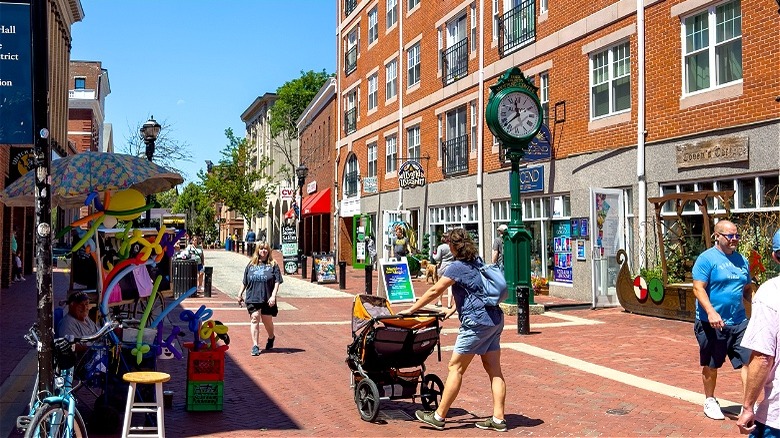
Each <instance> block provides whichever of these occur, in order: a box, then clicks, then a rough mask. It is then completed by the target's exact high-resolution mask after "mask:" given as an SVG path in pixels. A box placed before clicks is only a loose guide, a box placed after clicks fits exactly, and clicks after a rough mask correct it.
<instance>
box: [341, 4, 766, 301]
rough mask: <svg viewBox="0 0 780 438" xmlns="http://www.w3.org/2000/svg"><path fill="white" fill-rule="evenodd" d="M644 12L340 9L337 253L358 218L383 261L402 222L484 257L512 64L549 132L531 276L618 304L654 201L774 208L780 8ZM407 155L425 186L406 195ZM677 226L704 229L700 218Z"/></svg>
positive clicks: (534, 176)
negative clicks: (621, 272) (705, 196)
mask: <svg viewBox="0 0 780 438" xmlns="http://www.w3.org/2000/svg"><path fill="white" fill-rule="evenodd" d="M640 4H643V8H640V9H639V10H637V2H636V1H631V0H621V1H609V0H601V1H594V2H585V3H583V2H549V4H548V1H547V0H490V1H488V0H474V1H463V2H458V1H436V2H432V1H426V0H375V1H357V0H339V1H338V20H337V21H338V28H337V45H338V64H337V65H338V67H337V93H336V94H337V101H338V109H339V110H338V112H339V117H338V126H337V133H338V138H337V143H336V148H337V152H338V158H337V163H338V171H337V175H336V181H337V184H338V185H339V186H340V187H342V189H341V190H340V191H339V196H338V198H337V199H336V201H337V202H339V203H340V207H341V208H340V212H341V217H342V220H341V227H340V230H341V231H340V232H339V235H338V239H339V242H340V245H339V246H340V251H341V252H342V253H344V252H345V251H348V250H349V249H350V248H352V247H353V246H355V245H356V243H357V242H356V241H355V237H354V236H356V234H355V233H354V229H353V225H352V220H351V219H350V217H351V216H356V217H359V218H361V219H360V221H362V223H364V224H366V226H368V228H370V229H371V230H372V231H373V232H374V233H376V235H377V236H380V238H378V239H377V241H378V243H380V244H384V250H385V253H386V251H387V249H388V243H389V241H388V238H387V237H386V235H387V230H388V229H389V225H390V224H391V223H393V222H394V221H397V220H400V219H404V220H405V221H407V222H408V223H410V225H411V227H412V229H413V230H414V231H416V232H417V234H418V236H419V237H420V238H419V241H422V240H423V238H422V236H424V235H425V234H428V235H429V236H430V241H431V243H430V246H431V248H433V247H435V245H436V244H437V243H438V236H440V235H441V233H442V232H444V231H445V230H446V229H448V228H451V227H465V228H467V229H469V230H471V231H472V232H473V234H474V236H475V237H476V238H477V239H478V241H479V245H480V248H481V251H482V253H483V255H484V256H486V257H487V258H489V256H490V252H491V245H492V243H493V240H494V238H495V237H496V232H495V229H496V228H497V226H498V225H500V224H502V223H506V222H508V220H509V187H508V166H507V161H506V160H505V159H504V153H503V151H502V148H501V147H500V146H501V145H500V144H499V143H498V142H497V141H496V140H495V139H494V138H493V136H492V134H491V133H490V131H489V130H487V129H486V125H485V121H484V108H485V105H486V102H487V99H488V97H489V88H488V87H489V86H491V85H493V84H495V83H496V81H497V79H498V77H499V76H500V75H501V74H503V73H504V72H505V71H507V70H508V69H509V68H512V67H519V68H520V69H521V70H522V71H523V72H524V74H525V75H526V76H527V77H529V78H530V79H532V81H533V82H534V83H535V85H536V86H537V87H539V93H538V95H539V98H540V100H541V102H542V104H543V107H544V109H545V123H544V125H545V127H546V128H547V130H548V132H549V134H547V135H546V136H542V137H540V141H539V142H537V144H536V145H535V147H534V152H536V153H537V155H538V158H539V160H538V161H536V162H532V163H531V162H529V163H527V164H526V166H525V167H524V169H521V175H522V176H523V177H524V178H527V180H528V181H529V182H532V184H528V185H527V186H525V187H523V192H522V208H523V220H524V222H525V224H526V226H527V227H528V228H529V229H530V231H531V233H532V236H533V240H532V242H531V251H532V270H533V271H534V274H536V275H539V276H543V277H547V278H548V279H549V280H550V282H551V283H550V293H551V294H555V295H559V296H566V297H571V298H574V299H578V300H582V301H593V302H594V304H595V305H611V304H614V303H615V302H616V299H615V295H614V286H615V274H616V272H617V265H616V262H615V258H614V255H615V253H616V251H617V250H618V249H626V250H627V252H628V254H629V257H630V259H631V260H632V269H634V270H636V271H638V269H639V266H641V265H642V264H644V263H650V264H652V262H653V261H655V259H656V256H657V254H655V253H654V251H655V250H654V249H653V248H654V247H653V246H652V245H651V241H652V240H653V236H654V234H655V228H654V219H653V216H654V209H653V205H652V204H650V203H648V201H647V198H648V197H654V196H659V195H661V194H667V193H672V192H682V191H692V190H699V191H701V190H726V189H728V190H734V191H735V194H734V198H733V202H732V206H733V210H732V212H733V213H735V214H736V217H737V220H739V218H740V217H742V218H743V219H744V218H747V217H748V216H749V215H750V214H751V213H752V212H757V211H762V212H766V211H769V212H777V211H780V203H778V167H779V165H778V162H779V161H780V160H779V156H778V154H779V152H778V150H779V149H780V145H779V144H778V143H779V141H780V140H778V139H779V138H780V103H779V102H778V96H780V70H778V69H777V65H778V63H780V45H778V44H777V41H778V39H777V29H778V28H780V15H778V13H777V5H776V4H774V3H773V2H769V1H761V0H727V1H708V0H685V1H681V0H673V1H660V0H647V1H644V3H640ZM542 140H546V141H542ZM545 154H546V155H547V157H545ZM408 160H416V161H418V162H419V163H420V165H421V167H422V168H423V169H424V171H425V176H426V179H427V184H426V185H425V186H422V187H415V188H411V189H399V183H398V180H399V178H398V169H399V167H400V165H401V164H402V163H404V162H406V161H408ZM352 185H354V187H353V186H352ZM712 210H713V211H716V212H722V211H724V206H723V204H722V203H721V202H718V201H713V204H712ZM673 213H674V211H673V209H671V208H670V207H667V208H665V209H664V212H663V219H664V220H667V219H669V218H671V216H672V215H673ZM599 215H602V216H601V217H599ZM683 216H684V217H685V218H686V219H685V221H686V224H687V226H688V227H689V229H690V230H691V232H692V233H693V234H694V235H695V234H696V233H697V232H699V233H700V232H701V222H702V220H701V216H700V215H699V214H698V212H697V211H695V210H694V211H687V210H686V211H685V212H684V214H683ZM604 217H606V218H607V220H606V222H603V221H604ZM745 220H746V219H745ZM369 223H370V225H368V224H369ZM605 223H606V224H607V225H605ZM579 243H581V244H582V250H581V251H580V253H579V254H578V253H577V251H576V245H577V244H579ZM379 246H380V254H379V256H380V257H382V255H383V254H382V251H381V249H382V248H381V246H382V245H379ZM418 246H420V245H418ZM342 258H343V257H342ZM356 261H357V260H356V259H355V258H353V260H352V261H351V262H353V263H355V262H356Z"/></svg>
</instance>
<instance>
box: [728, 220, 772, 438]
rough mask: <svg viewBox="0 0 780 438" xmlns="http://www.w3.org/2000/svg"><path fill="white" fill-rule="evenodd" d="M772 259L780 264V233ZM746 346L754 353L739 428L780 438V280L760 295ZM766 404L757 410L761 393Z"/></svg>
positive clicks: (767, 284) (769, 283)
mask: <svg viewBox="0 0 780 438" xmlns="http://www.w3.org/2000/svg"><path fill="white" fill-rule="evenodd" d="M772 259H773V260H774V261H775V263H778V264H780V230H777V232H775V236H774V238H773V239H772ZM742 346H743V347H745V348H749V349H751V350H753V353H752V354H751V355H750V362H749V363H748V364H747V367H746V368H747V380H746V381H745V395H744V398H743V400H742V412H740V414H739V418H737V426H739V430H740V432H742V433H749V434H750V436H751V437H780V373H779V372H778V363H780V277H775V278H772V279H771V280H768V281H767V282H765V283H764V284H762V285H761V287H760V288H759V289H758V292H756V296H755V297H754V299H753V310H752V313H751V315H750V322H749V323H748V326H747V330H745V335H744V336H743V337H742ZM762 389H763V390H764V400H763V401H762V402H761V403H760V404H759V405H758V407H757V409H756V410H755V412H754V411H753V408H754V406H755V403H756V401H758V397H759V395H760V394H761V390H762Z"/></svg>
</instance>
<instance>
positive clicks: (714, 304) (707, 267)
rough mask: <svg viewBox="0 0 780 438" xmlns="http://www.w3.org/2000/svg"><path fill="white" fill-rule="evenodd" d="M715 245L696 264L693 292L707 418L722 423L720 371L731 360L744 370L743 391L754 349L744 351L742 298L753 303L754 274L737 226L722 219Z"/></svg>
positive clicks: (745, 326) (715, 237) (716, 230)
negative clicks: (717, 396)
mask: <svg viewBox="0 0 780 438" xmlns="http://www.w3.org/2000/svg"><path fill="white" fill-rule="evenodd" d="M713 237H714V239H715V245H714V246H713V247H712V248H710V249H708V250H706V251H704V252H703V253H701V255H699V257H698V258H697V259H696V263H695V264H694V265H693V294H694V295H695V296H696V322H695V324H694V333H695V334H696V340H697V341H698V342H699V362H700V364H701V366H702V371H701V374H702V382H703V383H704V395H705V397H706V399H705V401H704V415H706V416H707V417H709V418H711V419H713V420H723V419H725V417H724V416H723V412H722V411H721V410H720V404H718V401H717V400H716V399H715V384H716V383H717V379H718V368H720V367H721V366H722V365H723V363H724V362H725V361H726V356H728V357H729V359H730V360H731V365H732V366H733V367H734V369H740V368H742V370H741V375H742V384H743V387H744V383H745V378H746V377H747V376H746V371H747V368H746V367H743V365H746V364H747V363H748V362H749V360H750V350H748V349H746V348H743V347H742V346H741V345H740V343H741V342H742V335H743V334H744V333H745V329H746V328H747V316H746V314H745V305H744V304H743V303H742V299H743V297H744V298H746V299H748V300H750V298H751V293H752V288H751V287H750V284H751V283H750V270H749V269H748V262H747V259H745V257H744V256H742V255H741V254H740V253H738V252H737V251H736V249H737V245H738V244H739V238H740V235H739V233H737V226H736V225H734V224H733V223H731V222H729V221H726V220H722V221H719V222H718V223H717V224H715V233H714V236H713Z"/></svg>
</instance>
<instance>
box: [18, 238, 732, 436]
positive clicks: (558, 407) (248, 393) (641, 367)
mask: <svg viewBox="0 0 780 438" xmlns="http://www.w3.org/2000/svg"><path fill="white" fill-rule="evenodd" d="M209 253H211V251H207V256H206V257H207V259H208V258H209ZM219 255H220V254H211V256H212V258H213V257H214V256H219ZM231 257H232V256H231ZM235 260H236V261H235V262H234V263H232V265H233V266H235V268H234V269H235V270H236V274H235V275H239V276H240V273H241V272H242V270H243V264H244V263H245V258H243V259H235ZM347 273H348V275H347V285H346V286H347V287H346V291H347V292H350V293H351V294H354V293H359V292H362V291H363V283H364V274H363V271H354V270H351V268H350V267H347ZM296 280H297V282H296ZM286 281H287V284H286V286H283V287H306V285H305V284H303V283H300V278H299V277H298V278H295V277H288V278H287V280H286ZM307 281H308V280H307ZM413 284H414V286H415V290H416V291H417V294H418V296H419V294H420V293H421V292H422V291H423V290H424V288H425V285H424V282H422V281H414V283H413ZM374 285H376V279H374ZM327 287H329V288H332V289H338V284H334V285H328V286H327ZM5 292H6V291H3V293H4V294H5ZM228 292H230V293H232V294H235V292H237V291H232V290H230V291H228ZM4 296H5V295H4ZM544 300H547V298H543V297H540V298H539V300H538V301H539V302H542V301H544ZM4 301H5V300H4ZM280 301H281V302H283V303H284V304H285V305H284V306H283V309H284V308H286V309H290V310H281V311H280V314H279V317H278V318H277V319H276V334H277V336H278V339H277V341H276V347H277V348H276V349H275V350H274V351H273V352H269V353H264V354H262V355H260V356H259V357H251V356H250V355H249V350H250V347H251V340H250V337H249V330H248V326H247V322H248V316H247V314H246V310H245V309H239V308H238V307H237V305H236V304H235V301H234V299H233V297H231V296H229V295H227V294H225V293H223V292H222V291H220V290H219V285H218V284H215V290H214V291H213V294H212V297H211V298H190V299H187V300H186V301H185V302H184V305H185V307H187V308H196V307H198V306H199V305H200V304H206V305H207V306H209V307H210V308H212V309H213V310H214V318H215V319H219V320H221V321H223V322H225V323H226V324H227V325H228V326H229V327H230V334H231V341H232V342H231V345H230V350H229V351H228V352H227V355H226V371H225V384H224V388H225V398H224V410H223V412H211V413H194V412H193V413H190V412H186V411H185V409H184V408H185V404H186V400H185V393H186V391H185V385H186V362H184V361H159V362H158V368H159V369H161V370H163V371H166V372H170V373H171V375H172V377H173V378H172V380H171V382H169V383H167V384H166V386H165V388H166V389H171V390H174V391H175V396H174V406H173V408H171V409H168V410H166V430H167V435H168V436H169V437H190V436H219V437H248V436H259V435H267V436H432V435H437V434H439V435H441V436H475V435H480V436H481V435H484V434H490V432H487V431H480V430H477V429H476V428H475V427H474V426H473V423H474V421H475V420H477V419H480V418H482V417H484V416H487V415H489V414H490V412H491V408H490V406H491V402H490V392H489V387H488V382H487V379H486V374H485V372H484V371H483V370H482V369H481V366H480V364H479V363H478V362H475V363H473V364H472V366H471V368H470V369H469V371H468V373H467V374H466V376H465V378H464V383H463V387H462V389H461V393H460V396H459V398H458V400H456V402H455V404H454V406H453V409H452V410H451V411H450V418H449V419H448V423H447V428H446V430H445V431H443V432H438V431H435V430H433V429H430V428H426V427H425V426H424V425H422V423H418V422H415V421H411V419H410V418H411V417H412V416H413V413H414V410H415V409H419V408H420V405H419V404H416V403H412V400H397V401H392V402H390V401H387V402H384V401H383V402H382V406H381V408H382V412H381V413H380V421H378V422H377V423H366V422H363V421H362V420H361V419H360V416H359V414H358V412H357V409H356V407H355V404H354V402H353V396H352V392H351V389H350V386H349V382H350V381H349V376H350V374H349V370H348V368H347V366H346V364H345V363H344V359H345V358H346V346H347V344H348V343H349V342H350V341H351V335H350V326H349V317H350V311H351V301H352V300H351V298H350V297H333V298H305V297H301V296H298V295H296V296H294V297H285V296H284V291H282V298H281V300H280ZM404 307H406V306H405V305H399V306H396V308H398V309H401V308H404ZM174 313H176V312H174ZM531 324H532V335H530V336H520V335H517V334H516V330H515V325H516V319H515V318H513V317H507V319H506V326H507V330H506V331H505V332H504V335H503V336H502V345H503V346H504V348H503V352H502V364H503V369H504V373H505V376H506V378H507V392H508V396H507V408H506V412H507V421H508V423H509V427H510V430H509V432H508V434H510V435H530V436H558V435H563V436H572V435H573V436H590V435H602V436H733V435H737V434H738V431H737V429H736V426H735V422H734V420H733V419H727V420H726V421H721V422H717V421H712V420H708V419H706V418H705V417H704V416H703V414H702V413H701V404H700V402H701V401H702V400H701V399H703V396H701V394H700V391H701V378H700V372H699V367H698V365H697V362H698V360H697V347H696V343H695V341H694V339H693V335H692V327H691V324H690V323H684V322H677V321H668V320H662V319H657V318H650V317H644V316H638V315H632V314H628V313H625V312H623V311H622V310H620V309H605V310H583V309H579V310H566V311H562V312H548V313H546V314H544V315H532V316H531ZM456 331H457V321H454V320H450V321H446V322H445V325H444V330H443V332H442V336H441V340H442V345H443V346H444V348H443V351H442V362H438V361H437V360H436V355H435V353H434V355H432V356H431V357H430V358H429V359H428V361H427V362H426V365H427V367H428V370H427V371H428V372H432V373H435V374H437V375H439V376H440V377H441V378H442V379H443V380H444V379H445V378H446V375H447V371H446V361H447V359H448V358H449V356H450V351H451V350H450V349H451V347H452V345H453V344H454V340H455V335H456ZM740 394H741V390H740V383H739V376H738V373H737V372H735V371H732V370H728V369H724V370H723V371H722V372H721V376H720V379H719V382H718V391H717V395H718V396H719V397H720V398H721V399H723V400H732V401H739V400H740V397H741V395H740Z"/></svg>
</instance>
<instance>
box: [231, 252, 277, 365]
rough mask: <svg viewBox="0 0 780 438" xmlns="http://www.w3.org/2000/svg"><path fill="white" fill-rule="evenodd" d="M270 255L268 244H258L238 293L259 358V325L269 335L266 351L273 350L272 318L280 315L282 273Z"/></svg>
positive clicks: (253, 350) (253, 353) (253, 347)
mask: <svg viewBox="0 0 780 438" xmlns="http://www.w3.org/2000/svg"><path fill="white" fill-rule="evenodd" d="M272 252H273V250H272V249H271V247H270V246H269V245H268V242H260V243H258V244H257V249H256V250H255V253H254V255H253V256H252V259H251V260H250V261H249V264H248V265H247V266H246V268H245V269H244V287H243V288H242V289H241V292H240V293H239V294H238V305H239V306H240V305H242V304H243V303H244V302H246V309H247V311H248V312H249V317H250V321H249V322H250V324H249V332H250V334H251V336H252V343H253V346H252V356H258V355H260V323H261V322H262V323H263V326H264V327H265V331H266V333H267V334H268V340H267V341H266V343H265V350H272V349H273V348H274V341H275V340H276V335H275V334H274V320H273V318H274V317H275V316H276V315H277V314H278V313H279V308H278V307H277V305H276V297H277V293H278V292H279V285H281V284H282V282H283V281H284V280H282V272H281V270H280V269H279V265H278V264H277V263H276V261H275V260H274V258H273V256H272ZM244 292H246V299H244Z"/></svg>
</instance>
